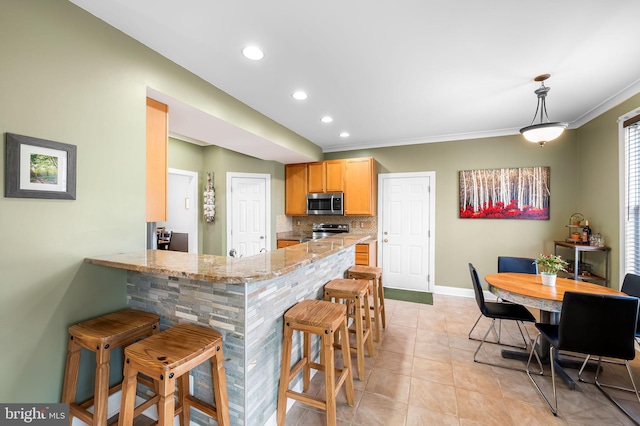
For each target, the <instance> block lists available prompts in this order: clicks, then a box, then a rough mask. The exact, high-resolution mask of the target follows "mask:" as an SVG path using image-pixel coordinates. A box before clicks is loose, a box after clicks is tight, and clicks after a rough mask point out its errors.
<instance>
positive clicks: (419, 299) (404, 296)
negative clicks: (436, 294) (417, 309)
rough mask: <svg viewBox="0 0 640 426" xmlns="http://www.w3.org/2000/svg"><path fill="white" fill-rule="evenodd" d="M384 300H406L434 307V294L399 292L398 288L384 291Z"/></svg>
mask: <svg viewBox="0 0 640 426" xmlns="http://www.w3.org/2000/svg"><path fill="white" fill-rule="evenodd" d="M384 298H385V299H393V300H404V301H405V302H415V303H424V304H425V305H433V294H432V293H425V292H423V291H410V290H399V289H397V288H386V287H385V289H384Z"/></svg>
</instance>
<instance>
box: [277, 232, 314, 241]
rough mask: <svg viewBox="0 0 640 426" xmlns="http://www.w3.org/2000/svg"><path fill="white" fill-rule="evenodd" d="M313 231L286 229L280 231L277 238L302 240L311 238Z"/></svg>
mask: <svg viewBox="0 0 640 426" xmlns="http://www.w3.org/2000/svg"><path fill="white" fill-rule="evenodd" d="M311 234H313V233H312V232H299V231H286V232H278V234H277V235H276V239H278V240H296V241H302V240H303V239H304V238H311Z"/></svg>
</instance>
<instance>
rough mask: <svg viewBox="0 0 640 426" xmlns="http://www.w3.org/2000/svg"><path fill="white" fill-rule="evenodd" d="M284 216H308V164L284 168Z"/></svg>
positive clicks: (289, 165) (288, 165)
mask: <svg viewBox="0 0 640 426" xmlns="http://www.w3.org/2000/svg"><path fill="white" fill-rule="evenodd" d="M284 175H285V179H284V205H285V207H284V214H285V215H287V216H303V215H306V214H307V164H306V163H302V164H287V165H285V167H284Z"/></svg>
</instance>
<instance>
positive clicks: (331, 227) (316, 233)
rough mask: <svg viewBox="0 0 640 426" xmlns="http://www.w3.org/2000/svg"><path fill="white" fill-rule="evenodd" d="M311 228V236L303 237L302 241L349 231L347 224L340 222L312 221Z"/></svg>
mask: <svg viewBox="0 0 640 426" xmlns="http://www.w3.org/2000/svg"><path fill="white" fill-rule="evenodd" d="M311 230H312V232H311V236H310V237H307V238H304V239H303V241H302V242H305V241H312V240H317V239H319V238H324V237H329V236H331V235H336V234H342V233H345V232H349V225H348V224H342V223H314V224H313V228H312V229H311Z"/></svg>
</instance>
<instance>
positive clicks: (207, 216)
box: [203, 172, 216, 223]
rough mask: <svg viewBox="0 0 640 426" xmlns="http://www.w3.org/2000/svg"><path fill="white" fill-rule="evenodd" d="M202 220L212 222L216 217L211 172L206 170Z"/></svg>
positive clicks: (214, 193)
mask: <svg viewBox="0 0 640 426" xmlns="http://www.w3.org/2000/svg"><path fill="white" fill-rule="evenodd" d="M203 205H204V220H205V222H207V223H213V222H214V221H215V218H216V192H215V190H214V189H213V173H212V172H207V184H206V185H205V187H204V203H203Z"/></svg>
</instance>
